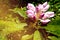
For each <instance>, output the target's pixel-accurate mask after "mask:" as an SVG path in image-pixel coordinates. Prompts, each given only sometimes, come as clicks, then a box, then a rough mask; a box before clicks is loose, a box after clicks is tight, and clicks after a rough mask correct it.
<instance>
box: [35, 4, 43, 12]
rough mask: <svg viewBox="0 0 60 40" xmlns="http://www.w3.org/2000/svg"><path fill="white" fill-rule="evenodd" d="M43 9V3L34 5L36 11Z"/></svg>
mask: <svg viewBox="0 0 60 40" xmlns="http://www.w3.org/2000/svg"><path fill="white" fill-rule="evenodd" d="M42 9H43V5H42V4H39V5H38V6H36V11H37V12H38V11H40V10H42Z"/></svg>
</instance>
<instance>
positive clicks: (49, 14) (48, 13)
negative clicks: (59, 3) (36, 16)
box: [45, 12, 54, 18]
mask: <svg viewBox="0 0 60 40" xmlns="http://www.w3.org/2000/svg"><path fill="white" fill-rule="evenodd" d="M45 15H47V17H48V18H50V17H54V12H46V13H45Z"/></svg>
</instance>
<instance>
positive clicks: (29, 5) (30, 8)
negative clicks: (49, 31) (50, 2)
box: [27, 3, 35, 11]
mask: <svg viewBox="0 0 60 40" xmlns="http://www.w3.org/2000/svg"><path fill="white" fill-rule="evenodd" d="M27 9H29V10H33V11H35V7H34V5H33V4H31V3H28V5H27Z"/></svg>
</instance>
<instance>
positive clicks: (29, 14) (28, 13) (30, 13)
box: [26, 10, 35, 18]
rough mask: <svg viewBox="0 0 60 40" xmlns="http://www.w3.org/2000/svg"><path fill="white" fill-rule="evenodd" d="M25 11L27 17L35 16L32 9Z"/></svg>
mask: <svg viewBox="0 0 60 40" xmlns="http://www.w3.org/2000/svg"><path fill="white" fill-rule="evenodd" d="M26 12H27V16H28V17H29V18H33V17H34V16H35V14H34V11H32V10H27V11H26Z"/></svg>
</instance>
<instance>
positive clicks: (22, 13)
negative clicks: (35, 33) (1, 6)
mask: <svg viewBox="0 0 60 40" xmlns="http://www.w3.org/2000/svg"><path fill="white" fill-rule="evenodd" d="M10 10H11V11H13V12H14V13H18V14H19V15H20V16H22V17H24V18H26V17H27V15H26V7H24V8H17V7H16V8H14V9H10Z"/></svg>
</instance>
